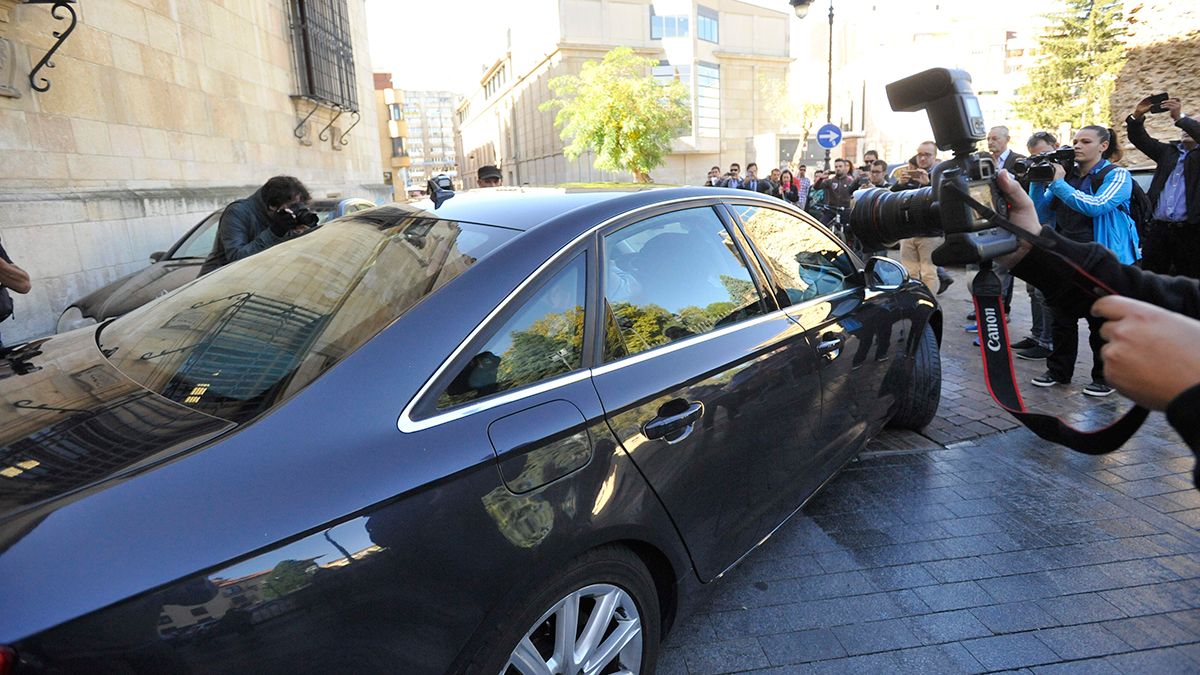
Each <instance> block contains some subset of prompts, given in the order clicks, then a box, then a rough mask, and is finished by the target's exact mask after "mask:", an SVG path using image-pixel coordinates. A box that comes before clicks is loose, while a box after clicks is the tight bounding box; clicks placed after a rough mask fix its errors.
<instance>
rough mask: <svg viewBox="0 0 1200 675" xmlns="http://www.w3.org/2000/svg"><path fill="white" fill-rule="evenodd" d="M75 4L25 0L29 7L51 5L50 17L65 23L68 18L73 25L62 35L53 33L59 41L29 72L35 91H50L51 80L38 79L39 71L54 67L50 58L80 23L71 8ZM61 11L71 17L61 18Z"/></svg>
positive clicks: (71, 1) (68, 0) (61, 0)
mask: <svg viewBox="0 0 1200 675" xmlns="http://www.w3.org/2000/svg"><path fill="white" fill-rule="evenodd" d="M74 3H75V0H25V4H27V5H51V7H50V16H52V17H54V18H55V19H56V20H58V21H64V20H66V19H68V18H70V19H71V23H69V24H67V29H66V30H64V31H62V32H61V33H60V32H58V31H54V32H53V33H52V34H53V35H54V37H55V38H57V40H56V41H55V42H54V44H53V45H51V47H50V50H49V51H47V52H46V55H45V56H43V57H42V60H41V61H38V64H37V65H36V66H34V67H33V70H32V71H30V72H29V86H30V87H31V88H33V90H34V91H38V92H46V91H50V80H48V79H46V78H45V77H38V71H40V70H41V69H42V68H53V67H54V62H53V61H51V60H50V58H51V57H52V56H54V52H57V51H58V48H59V47H61V46H62V45H63V43H64V42H66V41H67V37H69V36H70V35H71V31H73V30H75V25H76V24H77V23H79V15H78V14H76V13H75V8H74V7H72V6H71V5H72V4H74ZM60 9H65V10H67V14H68V15H69V16H59V13H58V10H60Z"/></svg>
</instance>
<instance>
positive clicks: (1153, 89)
mask: <svg viewBox="0 0 1200 675" xmlns="http://www.w3.org/2000/svg"><path fill="white" fill-rule="evenodd" d="M1125 15H1126V18H1127V20H1128V21H1129V41H1128V43H1127V44H1128V46H1129V50H1128V52H1127V54H1126V61H1125V66H1124V67H1123V68H1122V69H1121V73H1120V74H1119V75H1118V76H1117V84H1116V87H1115V89H1114V91H1113V95H1112V98H1111V99H1109V101H1110V105H1111V109H1112V116H1113V123H1112V126H1113V128H1115V129H1116V130H1117V133H1118V134H1119V135H1120V137H1121V142H1122V144H1123V146H1122V147H1123V149H1124V151H1125V157H1124V159H1123V160H1122V162H1121V163H1122V164H1124V165H1126V166H1139V165H1142V164H1147V163H1149V161H1150V160H1149V159H1148V158H1147V157H1146V156H1145V155H1143V154H1142V153H1140V152H1138V151H1137V149H1136V148H1134V147H1133V145H1132V144H1131V143H1130V142H1129V139H1128V138H1127V137H1126V135H1125V123H1124V120H1125V117H1126V116H1127V115H1128V114H1129V113H1130V112H1132V111H1133V107H1134V106H1135V105H1137V103H1138V101H1140V100H1142V98H1144V97H1146V96H1148V95H1150V94H1157V93H1158V92H1162V91H1165V92H1167V93H1169V94H1171V96H1175V97H1178V98H1180V99H1181V100H1182V101H1183V112H1184V114H1189V115H1191V116H1193V117H1196V118H1198V119H1200V6H1197V5H1196V4H1195V3H1185V2H1171V1H1170V0H1129V1H1127V2H1126V5H1125ZM1146 130H1147V131H1148V132H1150V135H1151V136H1154V137H1155V138H1158V139H1160V140H1163V141H1174V140H1178V139H1179V136H1180V133H1179V128H1178V127H1176V126H1175V125H1174V123H1173V122H1172V120H1171V116H1170V115H1165V114H1159V115H1147V116H1146Z"/></svg>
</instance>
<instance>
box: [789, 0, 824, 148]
mask: <svg viewBox="0 0 1200 675" xmlns="http://www.w3.org/2000/svg"><path fill="white" fill-rule="evenodd" d="M788 3H789V4H791V6H792V9H794V10H796V18H797V19H803V18H804V17H806V16H808V8H809V7H810V6H811V5H812V3H813V0H788ZM826 83H827V85H826V97H825V123H826V124H833V0H829V72H828V75H827V79H826ZM825 170H826V171H828V170H829V149H828V148H827V149H826V150H825Z"/></svg>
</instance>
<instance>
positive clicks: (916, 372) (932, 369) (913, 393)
mask: <svg viewBox="0 0 1200 675" xmlns="http://www.w3.org/2000/svg"><path fill="white" fill-rule="evenodd" d="M941 400H942V353H941V350H940V349H938V343H937V337H935V336H934V334H933V327H932V326H930V325H929V324H925V329H924V331H923V332H922V333H921V340H920V342H918V343H917V350H916V353H915V354H913V370H912V378H911V379H910V380H909V386H908V390H907V392H906V393H905V398H903V399H902V400H901V401H900V405H899V407H898V408H897V409H896V414H895V415H893V416H892V426H895V427H900V428H901V429H912V430H913V431H920V430H921V429H924V428H925V427H926V426H927V425H928V424H929V423H930V422H932V421H933V417H934V416H935V415H937V410H938V404H939V403H941Z"/></svg>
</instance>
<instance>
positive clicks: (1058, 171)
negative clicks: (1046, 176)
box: [1054, 162, 1067, 180]
mask: <svg viewBox="0 0 1200 675" xmlns="http://www.w3.org/2000/svg"><path fill="white" fill-rule="evenodd" d="M1066 177H1067V170H1066V169H1064V168H1063V165H1062V164H1059V163H1058V162H1055V163H1054V180H1062V179H1064V178H1066Z"/></svg>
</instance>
